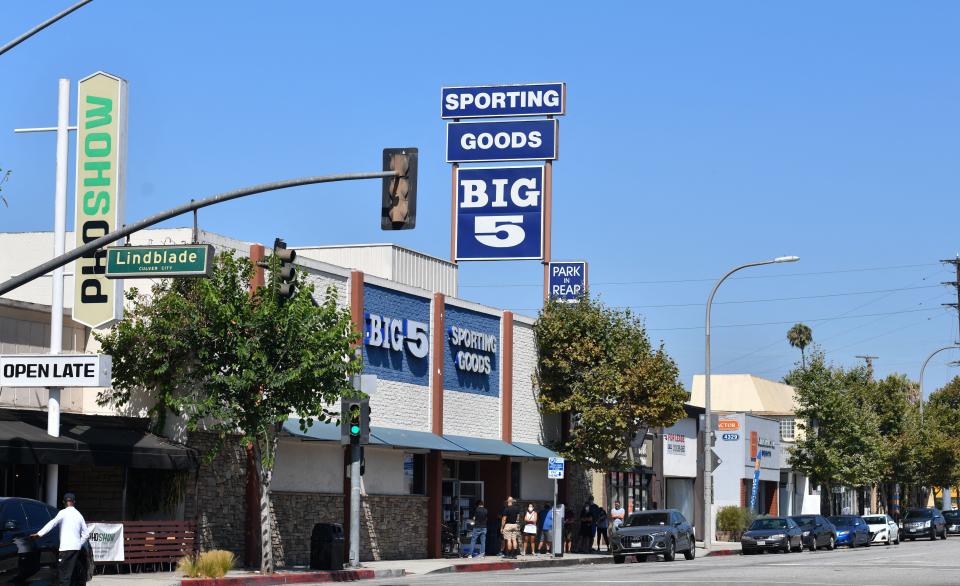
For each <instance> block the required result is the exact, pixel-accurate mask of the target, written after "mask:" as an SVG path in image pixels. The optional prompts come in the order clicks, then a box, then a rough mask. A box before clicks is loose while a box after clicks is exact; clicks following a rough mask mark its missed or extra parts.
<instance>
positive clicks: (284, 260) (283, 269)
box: [273, 238, 297, 301]
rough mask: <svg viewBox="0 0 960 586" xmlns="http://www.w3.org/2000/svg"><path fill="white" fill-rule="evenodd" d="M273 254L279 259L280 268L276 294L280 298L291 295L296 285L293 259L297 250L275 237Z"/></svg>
mask: <svg viewBox="0 0 960 586" xmlns="http://www.w3.org/2000/svg"><path fill="white" fill-rule="evenodd" d="M273 256H275V257H277V260H279V261H280V268H279V270H278V271H277V277H278V278H279V280H280V286H279V287H278V290H277V294H278V295H280V300H281V301H282V300H284V299H290V298H291V297H293V293H294V287H295V286H296V283H295V281H296V278H297V268H296V267H295V266H293V261H294V259H295V258H297V251H296V250H290V249H289V248H287V243H286V242H284V241H283V240H282V239H280V238H277V239H276V240H274V241H273Z"/></svg>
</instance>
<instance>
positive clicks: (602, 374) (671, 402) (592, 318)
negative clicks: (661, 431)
mask: <svg viewBox="0 0 960 586" xmlns="http://www.w3.org/2000/svg"><path fill="white" fill-rule="evenodd" d="M534 333H535V336H536V341H537V349H538V353H539V356H538V359H539V362H538V365H537V373H536V383H537V385H538V386H539V389H540V393H539V399H538V400H539V402H540V405H541V407H542V408H543V410H544V411H546V412H551V413H569V414H570V415H571V419H572V421H573V424H572V425H571V430H570V435H569V437H568V438H567V439H566V441H565V443H564V444H563V445H561V446H559V451H560V452H561V453H562V454H563V455H565V456H567V457H569V458H571V459H572V460H574V461H576V462H578V463H579V464H581V465H583V466H584V467H586V468H589V469H603V470H611V469H614V470H616V469H623V468H626V467H627V466H628V465H629V461H630V454H629V448H630V445H631V443H632V442H633V441H634V439H635V438H636V437H637V434H638V433H640V432H641V431H645V430H646V429H647V428H648V427H659V426H669V425H673V424H674V423H676V422H677V420H679V419H680V418H681V417H683V415H684V411H683V404H684V401H686V399H687V393H686V391H685V390H684V388H683V385H682V384H681V383H680V381H679V378H678V377H679V372H678V369H677V365H676V363H675V362H674V361H673V359H672V358H670V356H668V355H667V353H666V351H665V350H664V348H663V346H662V345H661V346H659V347H656V348H655V347H653V346H652V345H651V343H650V340H649V338H648V337H647V333H646V330H645V329H644V327H643V324H642V322H641V321H640V319H639V318H637V317H636V316H635V315H634V314H632V313H631V312H630V311H629V310H618V309H612V308H609V307H607V306H605V305H604V304H602V303H601V302H599V301H597V300H594V299H591V298H590V297H589V296H584V297H583V298H581V299H580V300H579V302H577V303H560V302H555V301H551V302H548V303H547V304H546V305H545V306H544V308H543V310H542V311H541V312H540V316H539V318H538V319H537V322H536V324H535V325H534Z"/></svg>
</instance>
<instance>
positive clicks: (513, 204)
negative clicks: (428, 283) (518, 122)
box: [455, 167, 543, 261]
mask: <svg viewBox="0 0 960 586" xmlns="http://www.w3.org/2000/svg"><path fill="white" fill-rule="evenodd" d="M456 186H457V214H456V218H457V226H456V232H455V233H456V238H457V241H456V260H458V261H461V260H539V259H541V258H543V167H471V168H460V169H457V175H456Z"/></svg>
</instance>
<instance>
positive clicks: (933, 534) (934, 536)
mask: <svg viewBox="0 0 960 586" xmlns="http://www.w3.org/2000/svg"><path fill="white" fill-rule="evenodd" d="M936 540H937V530H936V529H931V530H930V541H936Z"/></svg>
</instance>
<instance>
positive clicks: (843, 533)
mask: <svg viewBox="0 0 960 586" xmlns="http://www.w3.org/2000/svg"><path fill="white" fill-rule="evenodd" d="M849 534H850V532H849V531H837V536H839V537H843V536H844V535H849Z"/></svg>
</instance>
